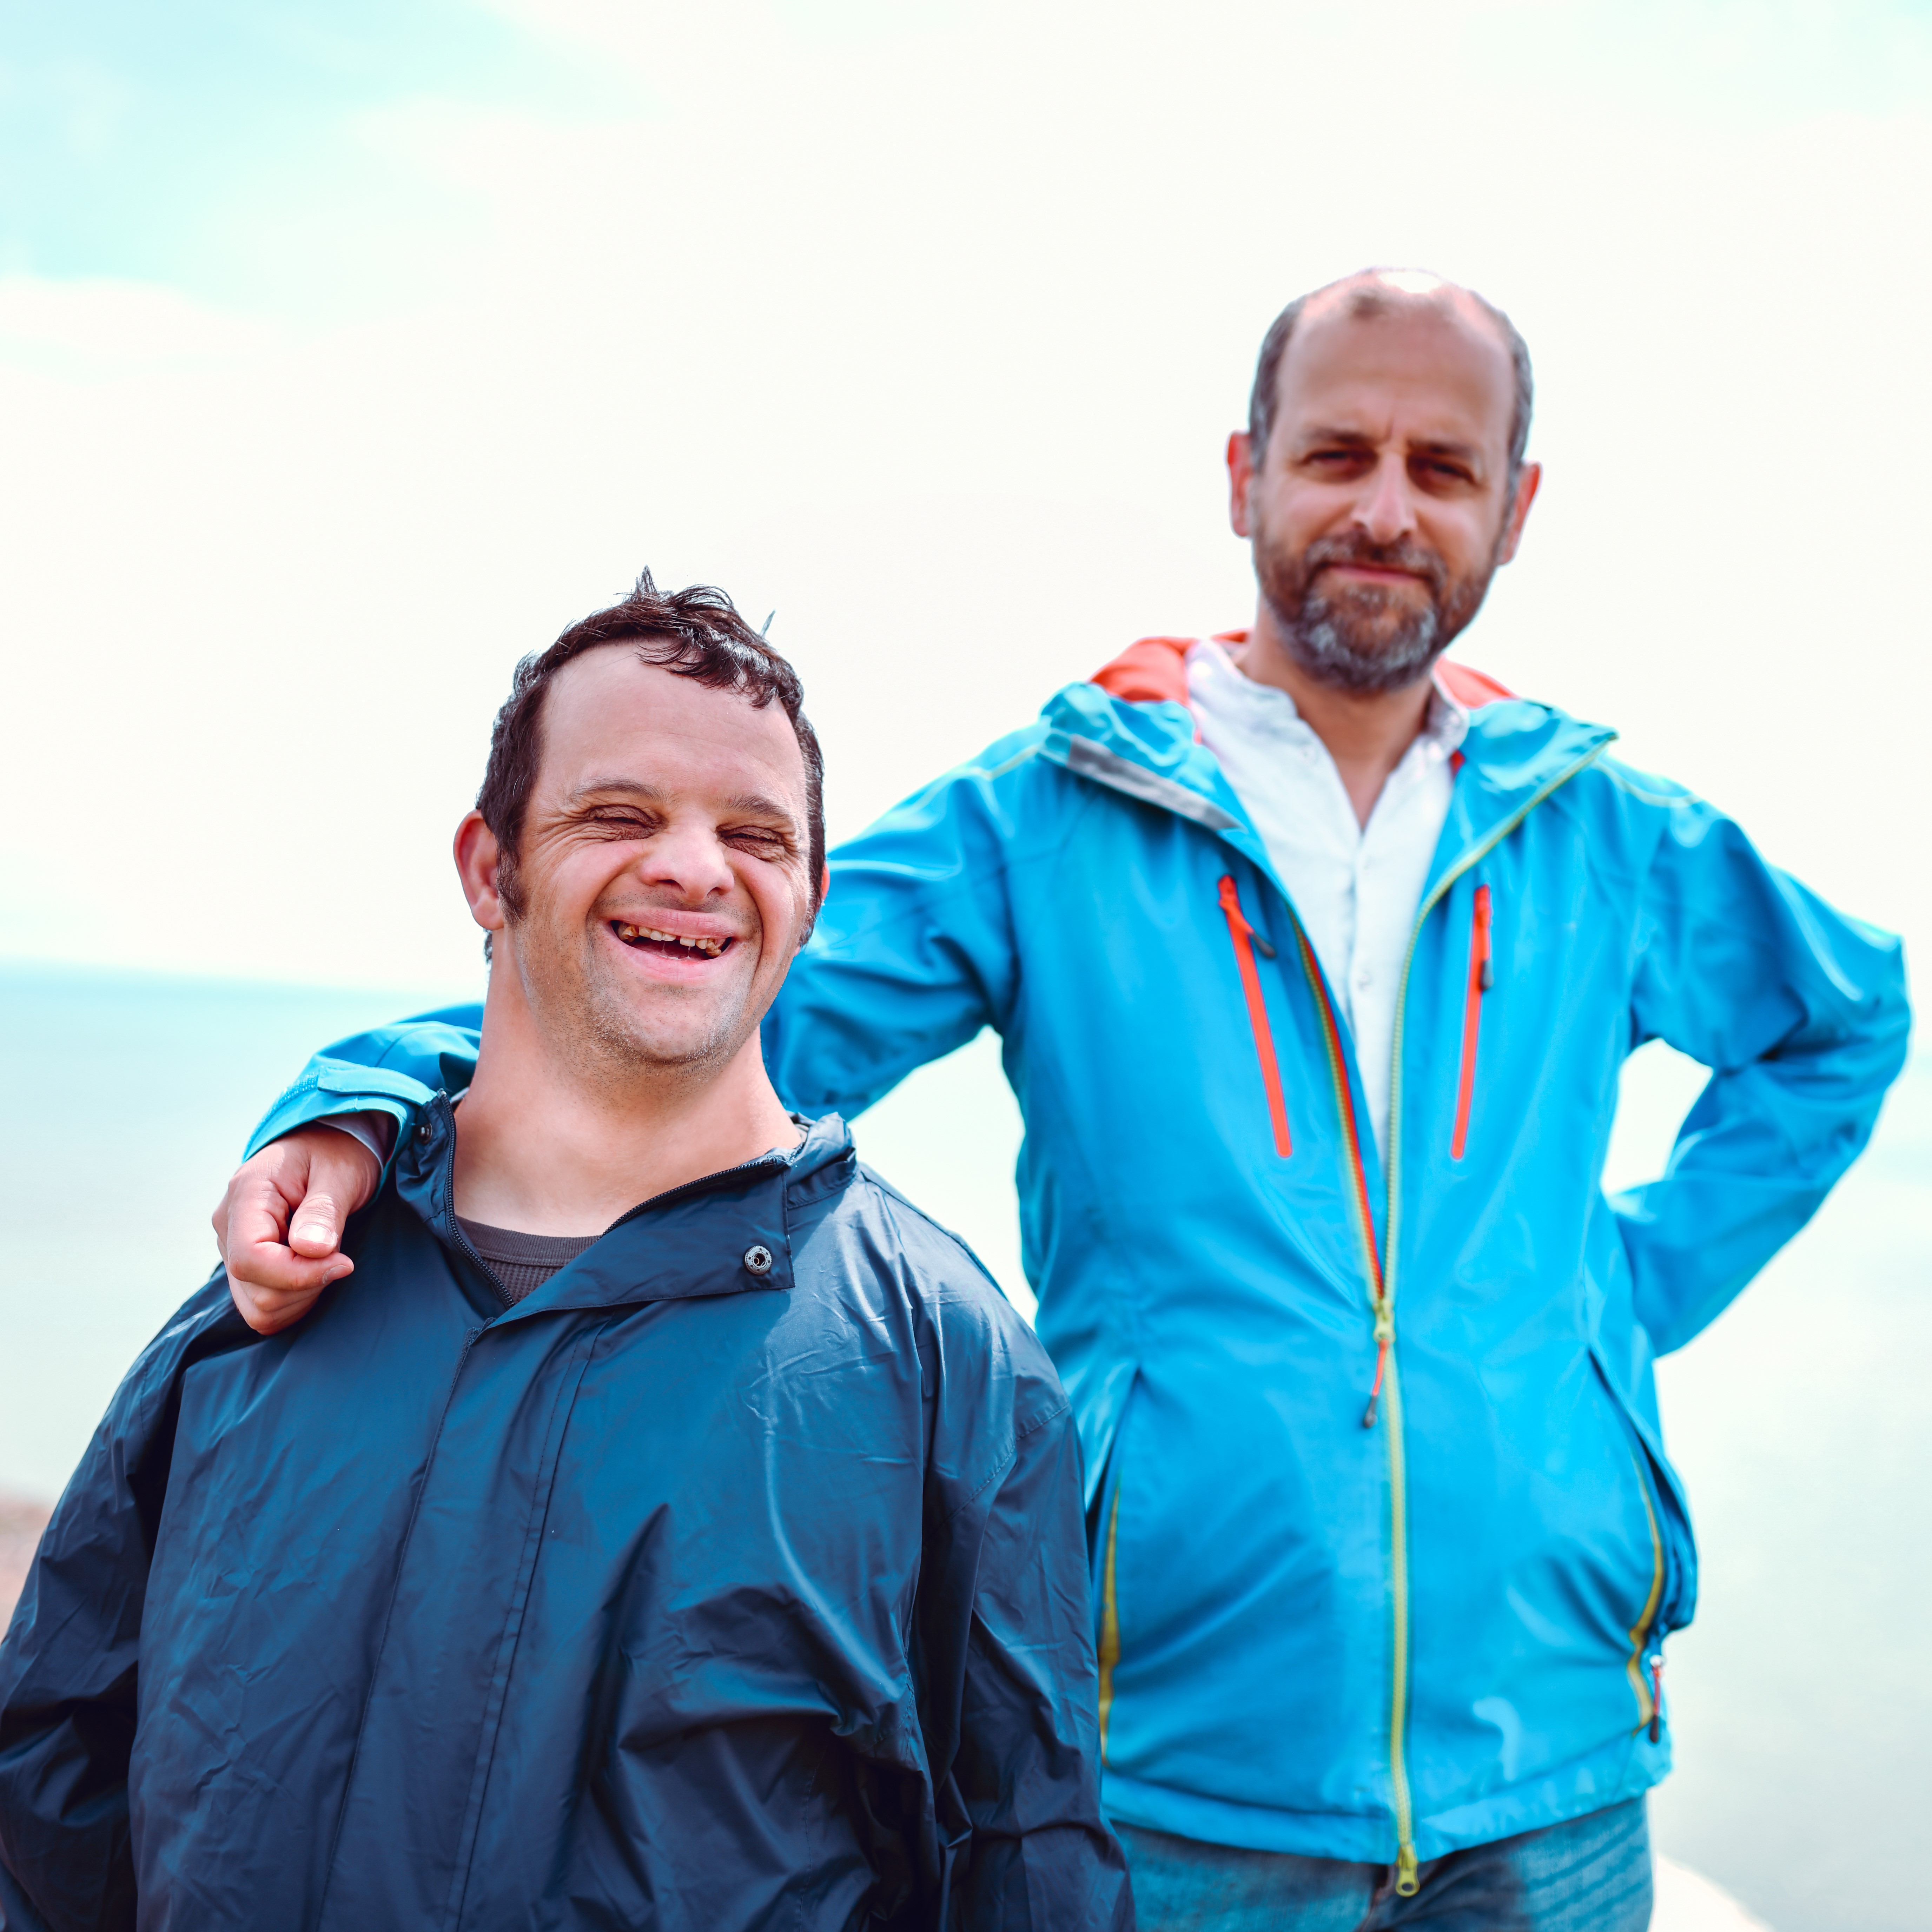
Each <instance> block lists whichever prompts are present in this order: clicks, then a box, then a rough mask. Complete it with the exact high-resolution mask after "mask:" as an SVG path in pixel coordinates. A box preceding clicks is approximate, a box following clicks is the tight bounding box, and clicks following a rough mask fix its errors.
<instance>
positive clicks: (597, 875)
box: [458, 644, 814, 1079]
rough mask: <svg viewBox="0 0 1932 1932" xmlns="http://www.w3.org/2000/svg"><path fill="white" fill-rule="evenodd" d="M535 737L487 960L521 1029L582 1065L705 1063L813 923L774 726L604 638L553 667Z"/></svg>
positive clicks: (716, 1057)
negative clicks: (520, 1010)
mask: <svg viewBox="0 0 1932 1932" xmlns="http://www.w3.org/2000/svg"><path fill="white" fill-rule="evenodd" d="M542 737H543V751H542V758H541V763H540V764H539V766H538V772H537V778H536V782H535V785H534V786H533V787H532V790H531V794H530V799H529V808H528V811H527V812H526V816H525V818H524V821H523V840H522V845H521V848H520V853H519V856H518V863H517V885H518V887H519V892H520V899H521V901H522V904H523V913H522V914H521V916H520V917H518V918H517V919H514V920H513V921H511V922H510V923H509V925H508V929H507V930H506V931H505V932H499V934H498V936H497V938H496V967H495V969H494V970H496V971H499V972H501V971H505V970H507V971H512V972H514V973H515V974H517V975H518V977H519V978H520V980H521V983H522V987H523V996H524V999H525V1001H526V1004H527V1006H528V1007H529V1011H530V1013H531V1015H532V1019H534V1021H535V1025H536V1026H537V1028H538V1031H539V1032H540V1033H541V1034H542V1035H543V1036H544V1038H545V1039H546V1040H547V1042H548V1043H550V1046H552V1047H553V1049H560V1050H561V1051H562V1053H563V1054H564V1055H565V1057H566V1058H568V1060H570V1061H571V1062H572V1064H576V1065H577V1066H579V1067H581V1068H582V1069H583V1070H584V1071H586V1073H592V1074H593V1076H594V1075H598V1074H604V1075H614V1076H616V1077H617V1078H619V1079H622V1077H624V1076H625V1073H627V1072H628V1071H641V1070H647V1069H649V1070H671V1069H676V1068H684V1069H688V1070H691V1071H692V1072H694V1073H697V1072H701V1071H703V1070H705V1069H706V1068H714V1067H722V1066H723V1065H724V1063H725V1062H726V1061H729V1060H730V1058H731V1057H732V1056H733V1055H734V1054H735V1053H736V1052H737V1051H738V1049H739V1048H740V1047H741V1046H743V1045H744V1043H745V1041H746V1040H748V1039H749V1038H750V1037H751V1034H753V1032H754V1031H755V1030H756V1028H757V1025H758V1022H759V1021H760V1019H762V1018H763V1014H764V1011H765V1009H766V1007H769V1005H770V1004H771V1003H772V998H773V997H774V995H775V994H776V993H777V992H778V986H779V984H780V983H781V981H782V980H784V976H785V973H786V971H787V968H789V967H790V965H791V962H792V959H793V955H794V954H795V953H796V952H797V950H798V949H799V946H800V945H801V944H802V943H803V941H804V939H805V935H807V933H808V932H809V930H810V927H811V916H812V913H813V909H814V907H813V892H812V880H811V874H810V866H809V859H808V854H809V851H810V844H809V835H808V820H807V805H806V796H805V760H804V757H803V756H802V754H801V752H800V751H799V746H798V739H797V738H796V735H795V734H794V733H793V730H792V727H791V724H790V720H789V719H788V718H787V717H786V715H785V714H784V709H783V708H782V707H781V706H779V705H778V704H776V703H772V704H769V705H767V706H765V707H764V708H763V709H759V708H757V706H754V705H752V704H751V703H749V702H748V700H746V699H745V698H743V697H739V696H737V695H736V694H733V693H731V692H729V691H712V690H708V689H706V688H705V687H704V686H703V685H700V684H697V683H696V682H694V681H693V680H692V679H689V678H686V677H679V676H675V675H674V674H673V673H671V672H670V671H667V670H659V669H658V668H657V667H655V666H653V665H649V664H641V663H640V662H639V661H638V660H637V656H636V654H635V652H634V650H633V649H631V647H630V646H628V645H624V644H610V645H604V646H600V647H599V648H598V649H594V650H591V651H588V652H586V653H585V654H584V655H583V656H582V657H580V658H576V659H574V660H573V661H571V663H570V664H567V665H565V667H564V668H563V669H562V670H561V671H560V672H559V673H558V674H557V676H556V679H555V680H554V681H553V682H552V683H551V685H550V688H549V690H548V691H547V693H546V694H545V696H544V710H543V730H542ZM466 823H467V821H466ZM458 850H459V859H460V853H461V835H459V840H458ZM472 901H473V902H476V903H477V909H478V918H479V920H480V921H481V922H483V923H484V924H489V923H491V921H490V919H488V918H486V917H485V916H484V911H485V907H484V904H482V903H481V902H480V901H476V900H475V894H473V893H472ZM496 905H497V901H495V899H494V898H492V899H491V900H490V906H491V907H496ZM498 916H502V915H501V913H500V910H499V912H498Z"/></svg>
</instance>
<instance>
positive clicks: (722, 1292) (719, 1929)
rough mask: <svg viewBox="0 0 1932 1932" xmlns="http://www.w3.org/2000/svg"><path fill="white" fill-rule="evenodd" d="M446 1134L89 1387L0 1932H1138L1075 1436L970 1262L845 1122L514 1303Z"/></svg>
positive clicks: (11, 1791)
mask: <svg viewBox="0 0 1932 1932" xmlns="http://www.w3.org/2000/svg"><path fill="white" fill-rule="evenodd" d="M452 1043H453V1040H452V1035H451V1033H450V1030H449V1029H448V1028H441V1027H436V1026H428V1027H417V1028H413V1029H410V1030H409V1033H408V1037H407V1040H400V1039H399V1040H395V1041H392V1043H391V1044H392V1046H394V1047H395V1048H396V1049H397V1053H398V1058H399V1060H400V1062H401V1064H402V1065H403V1066H404V1067H405V1069H406V1070H410V1071H413V1073H416V1074H418V1075H420V1076H423V1077H424V1079H425V1081H426V1082H437V1079H438V1071H437V1069H438V1061H437V1053H438V1049H439V1048H440V1046H447V1045H450V1044H452ZM392 1064H396V1062H395V1061H392ZM454 1145H455V1135H454V1133H453V1130H452V1118H451V1115H450V1111H449V1103H448V1101H447V1100H445V1099H443V1098H441V1097H437V1099H435V1100H433V1101H431V1102H430V1103H428V1105H427V1106H425V1107H424V1108H423V1109H422V1110H421V1112H420V1113H419V1116H418V1118H417V1122H416V1125H415V1126H414V1127H413V1130H412V1132H411V1134H410V1137H409V1139H407V1141H406V1142H405V1143H404V1146H403V1148H402V1150H401V1152H400V1154H399V1155H398V1159H397V1160H396V1162H395V1166H394V1169H393V1171H392V1174H391V1175H390V1177H389V1180H388V1181H387V1182H386V1184H385V1186H384V1187H383V1190H382V1192H381V1193H380V1195H379V1196H378V1197H377V1200H376V1201H375V1202H374V1203H373V1204H372V1205H371V1207H370V1208H368V1210H366V1211H365V1212H364V1213H363V1214H361V1215H360V1216H359V1217H356V1220H355V1222H354V1223H352V1228H351V1235H350V1241H349V1244H348V1245H349V1248H350V1252H351V1253H353V1254H354V1256H355V1257H356V1273H355V1274H354V1275H353V1276H352V1277H350V1279H349V1280H347V1281H346V1282H344V1283H341V1284H340V1285H339V1286H337V1287H335V1288H334V1289H331V1290H330V1291H329V1294H328V1295H326V1297H325V1298H324V1300H323V1303H322V1304H321V1305H320V1307H318V1308H317V1311H316V1313H314V1315H313V1316H311V1317H310V1318H309V1319H308V1320H307V1321H305V1322H302V1324H301V1325H299V1327H297V1328H295V1329H293V1331H290V1332H289V1333H287V1334H284V1335H281V1336H276V1337H272V1338H263V1337H258V1336H256V1335H254V1334H251V1333H250V1332H249V1331H248V1330H247V1329H246V1328H244V1327H243V1326H242V1323H241V1322H240V1320H239V1317H237V1316H236V1315H235V1313H233V1310H232V1309H231V1307H230V1306H229V1298H228V1292H227V1289H226V1283H225V1280H224V1279H223V1277H220V1276H217V1277H216V1278H215V1279H214V1280H212V1281H211V1282H210V1283H208V1286H206V1287H205V1288H204V1289H202V1291H201V1292H199V1294H198V1295H196V1296H195V1297H194V1298H193V1299H192V1300H191V1301H189V1302H188V1303H187V1306H186V1307H184V1308H183V1309H182V1310H181V1313H180V1314H179V1315H178V1316H177V1317H176V1318H175V1319H174V1321H172V1322H171V1323H169V1325H168V1327H167V1328H166V1329H165V1330H164V1331H163V1333H162V1334H160V1337H158V1338H157V1340H155V1341H154V1343H152V1344H151V1346H149V1347H148V1349H147V1351H146V1352H145V1353H144V1354H143V1355H142V1357H141V1358H140V1359H139V1361H137V1362H136V1364H135V1365H134V1367H133V1370H132V1371H131V1372H130V1374H129V1376H128V1377H127V1380H126V1382H124V1384H123V1385H121V1390H120V1391H119V1393H118V1394H117V1395H116V1396H115V1400H114V1403H113V1407H112V1408H111V1409H110V1411H109V1412H108V1415H107V1419H106V1421H104V1423H103V1424H102V1425H101V1430H100V1432H99V1433H98V1436H97V1437H96V1438H95V1442H94V1444H93V1445H92V1448H91V1449H90V1450H89V1453H88V1454H87V1457H86V1460H84V1461H83V1463H82V1465H81V1467H80V1471H79V1472H78V1473H77V1475H76V1476H75V1478H74V1481H73V1482H72V1484H71V1485H70V1487H69V1488H68V1492H67V1493H66V1495H65V1496H64V1497H63V1498H62V1502H61V1504H60V1506H59V1508H58V1510H57V1511H55V1516H54V1519H53V1521H52V1524H51V1525H50V1526H49V1529H48V1531H47V1533H46V1538H45V1539H44V1541H43V1544H42V1546H41V1549H40V1555H39V1557H38V1559H37V1562H35V1564H34V1568H33V1571H32V1574H31V1576H30V1577H29V1578H28V1583H27V1587H26V1593H25V1595H23V1597H22V1598H21V1600H20V1607H19V1608H18V1610H17V1612H16V1613H15V1615H14V1618H13V1625H12V1627H11V1628H10V1631H8V1633H7V1637H6V1640H5V1643H4V1645H0V1924H4V1925H5V1927H7V1928H9V1932H40V1928H43V1927H52V1928H55V1932H80V1928H82V1927H89V1928H93V1927H132V1926H136V1925H138V1926H139V1927H143V1928H146V1932H162V1928H166V1932H215V1928H220V1927H236V1928H242V1927H246V1928H249V1932H295V1928H297V1927H327V1928H331V1932H335V1928H340V1932H378V1929H379V1928H385V1927H395V1928H397V1932H428V1928H431V1927H452V1928H453V1927H505V1928H509V1927H516V1928H517V1932H537V1928H541V1927H573V1928H574V1927H586V1928H588V1927H610V1928H613V1932H614V1928H616V1927H625V1928H632V1927H646V1926H648V1927H657V1928H661V1932H733V1928H736V1927H754V1926H755V1927H802V1928H809V1932H820V1928H827V1929H828V1932H829V1928H834V1927H858V1926H861V1925H868V1926H869V1925H875V1924H878V1925H886V1926H892V1927H914V1926H916V1927H946V1928H951V1927H995V1926H997V1927H1003V1928H1005V1927H1031V1928H1035V1929H1036V1932H1046V1928H1049V1927H1051V1928H1053V1932H1063V1928H1073V1927H1090V1926H1091V1927H1127V1926H1130V1924H1131V1923H1132V1908H1131V1906H1130V1903H1129V1898H1128V1892H1127V1879H1126V1875H1125V1872H1124V1868H1123V1866H1122V1864H1121V1855H1120V1852H1119V1848H1118V1846H1117V1845H1116V1843H1115V1841H1113V1839H1112V1838H1111V1837H1110V1835H1109V1834H1108V1832H1107V1831H1106V1828H1105V1827H1104V1826H1103V1824H1102V1823H1101V1820H1100V1808H1099V1792H1098V1775H1099V1740H1098V1737H1097V1727H1096V1723H1095V1718H1094V1700H1095V1666H1094V1649H1093V1644H1092V1640H1091V1634H1090V1631H1089V1626H1088V1605H1087V1571H1086V1558H1085V1542H1084V1538H1083V1533H1082V1523H1081V1501H1080V1463H1079V1456H1080V1452H1079V1445H1078V1441H1077V1439H1076V1434H1075V1432H1074V1429H1073V1418H1072V1417H1071V1415H1070V1412H1069V1409H1068V1406H1067V1397H1066V1395H1065V1394H1064V1391H1063V1390H1062V1389H1061V1385H1060V1383H1059V1381H1058V1379H1057V1378H1056V1376H1055V1373H1054V1371H1053V1370H1052V1367H1051V1366H1050V1364H1049V1362H1048V1361H1047V1358H1046V1354H1045V1352H1044V1351H1043V1349H1041V1348H1040V1346H1039V1344H1038V1343H1037V1342H1035V1340H1034V1338H1033V1337H1032V1335H1031V1334H1030V1333H1029V1332H1028V1329H1027V1328H1026V1325H1025V1323H1024V1322H1022V1321H1021V1320H1020V1319H1019V1318H1018V1317H1017V1316H1016V1315H1015V1314H1014V1313H1013V1312H1012V1310H1010V1308H1009V1307H1008V1306H1007V1304H1006V1302H1005V1301H1004V1300H1002V1298H1001V1296H1000V1295H999V1293H998V1291H997V1290H996V1289H995V1288H994V1287H993V1286H992V1284H991V1283H990V1282H989V1280H987V1278H986V1276H985V1275H984V1274H983V1272H982V1271H980V1268H978V1266H977V1264H976V1263H975V1262H974V1260H973V1259H972V1257H971V1256H970V1255H968V1253H966V1251H965V1250H964V1249H963V1248H962V1247H961V1246H960V1245H959V1243H958V1242H957V1241H954V1240H953V1238H951V1237H950V1236H949V1235H946V1234H944V1233H943V1232H941V1231H940V1230H939V1229H937V1228H935V1227H934V1226H932V1223H929V1221H927V1220H926V1219H925V1218H924V1217H922V1215H920V1214H919V1213H918V1212H917V1211H916V1210H914V1209H912V1208H909V1207H908V1206H907V1205H906V1204H905V1203H904V1202H902V1201H901V1200H900V1199H898V1196H895V1195H894V1194H893V1193H892V1192H891V1191H890V1190H889V1189H888V1188H886V1187H884V1186H883V1185H882V1184H880V1182H878V1181H877V1180H875V1179H874V1178H873V1177H872V1176H871V1175H870V1174H868V1172H866V1171H865V1170H864V1169H862V1168H860V1167H859V1166H858V1164H857V1163H856V1160H855V1158H854V1157H853V1153H852V1149H851V1145H850V1140H849V1138H848V1137H847V1134H846V1132H845V1130H844V1127H843V1126H842V1125H841V1124H840V1123H839V1122H838V1121H836V1120H835V1119H834V1120H827V1121H820V1122H819V1123H818V1124H817V1125H816V1126H815V1127H813V1128H812V1129H811V1132H810V1133H809V1136H808V1139H806V1140H805V1143H804V1144H803V1145H802V1148H800V1149H799V1151H797V1152H796V1154H791V1155H789V1156H786V1155H780V1154H772V1155H769V1156H767V1157H765V1158H764V1159H763V1160H757V1161H754V1162H751V1163H749V1164H748V1165H747V1166H743V1167H739V1168H736V1169H732V1170H730V1172H727V1173H724V1174H721V1175H715V1176H714V1177H712V1178H711V1179H709V1180H708V1181H699V1182H697V1183H695V1184H693V1185H691V1186H690V1187H682V1188H679V1189H677V1190H674V1191H673V1192H672V1193H668V1194H666V1195H663V1196H659V1197H658V1199H655V1200H654V1201H651V1202H646V1203H645V1204H644V1205H643V1206H642V1207H640V1208H637V1209H636V1210H634V1211H633V1212H632V1213H631V1214H629V1215H628V1216H626V1217H625V1218H624V1219H623V1220H621V1221H620V1222H619V1223H617V1224H616V1226H615V1227H613V1229H610V1231H609V1232H607V1234H606V1235H604V1238H602V1239H601V1241H598V1242H597V1243H596V1244H595V1245H594V1246H593V1247H591V1248H590V1249H589V1250H588V1251H587V1252H586V1253H585V1254H584V1255H583V1256H581V1257H580V1259H578V1260H577V1261H575V1262H573V1263H571V1265H570V1266H568V1268H565V1269H563V1270H562V1271H561V1272H560V1273H559V1274H557V1275H556V1276H555V1277H553V1278H552V1280H550V1282H549V1283H547V1285H546V1286H544V1287H542V1288H541V1289H538V1291H537V1292H535V1294H533V1295H530V1296H529V1298H527V1299H526V1300H525V1301H520V1302H518V1303H517V1304H515V1305H514V1307H509V1308H508V1309H505V1307H504V1306H503V1304H502V1301H500V1300H499V1298H498V1297H497V1295H496V1293H495V1292H494V1289H493V1284H492V1283H491V1282H490V1279H489V1277H487V1274H485V1273H484V1271H483V1269H482V1268H481V1266H480V1265H478V1262H476V1261H475V1258H474V1256H473V1255H472V1254H471V1253H469V1251H468V1250H467V1249H466V1246H465V1244H464V1243H463V1239H462V1237H461V1235H460V1232H459V1231H458V1229H457V1226H456V1224H455V1220H454V1218H453V1215H452V1209H451V1205H450V1175H451V1168H452V1155H453V1151H454Z"/></svg>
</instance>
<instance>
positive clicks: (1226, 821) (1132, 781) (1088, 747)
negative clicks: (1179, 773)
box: [1067, 738, 1241, 832]
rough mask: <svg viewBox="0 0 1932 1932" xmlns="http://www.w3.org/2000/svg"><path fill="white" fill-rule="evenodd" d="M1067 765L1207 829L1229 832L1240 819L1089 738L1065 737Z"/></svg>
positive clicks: (1182, 785) (1109, 786) (1183, 786)
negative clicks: (1189, 819)
mask: <svg viewBox="0 0 1932 1932" xmlns="http://www.w3.org/2000/svg"><path fill="white" fill-rule="evenodd" d="M1067 769H1068V770H1069V771H1074V772H1079V774H1080V775H1081V776H1082V778H1091V779H1093V780H1094V782H1095V783H1096V784H1103V785H1106V787H1108V788H1109V790H1113V791H1119V792H1125V793H1127V796H1128V797H1130V798H1137V799H1140V800H1141V801H1142V803H1143V804H1146V805H1159V806H1160V807H1161V808H1162V809H1163V810H1164V811H1172V812H1174V813H1175V814H1178V816H1179V817H1182V818H1191V819H1193V821H1194V822H1195V823H1196V824H1197V825H1205V826H1207V828H1208V830H1209V831H1211V832H1229V831H1232V830H1234V829H1235V828H1236V827H1237V826H1239V825H1240V823H1241V820H1239V819H1238V818H1237V817H1235V815H1234V814H1232V812H1229V811H1223V810H1222V808H1220V806H1219V805H1217V804H1216V803H1215V802H1214V800H1213V799H1208V798H1203V797H1202V796H1201V794H1200V793H1199V792H1198V791H1194V790H1190V788H1189V787H1187V786H1186V785H1184V784H1177V783H1176V782H1175V781H1174V780H1173V779H1172V778H1163V777H1161V776H1160V774H1159V773H1158V772H1151V771H1149V770H1148V769H1146V768H1145V766H1141V765H1137V764H1136V763H1133V760H1130V759H1127V758H1124V757H1121V755H1120V754H1119V753H1118V751H1109V750H1108V749H1107V748H1106V746H1105V745H1097V744H1095V743H1094V741H1093V739H1091V738H1069V739H1067Z"/></svg>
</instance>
